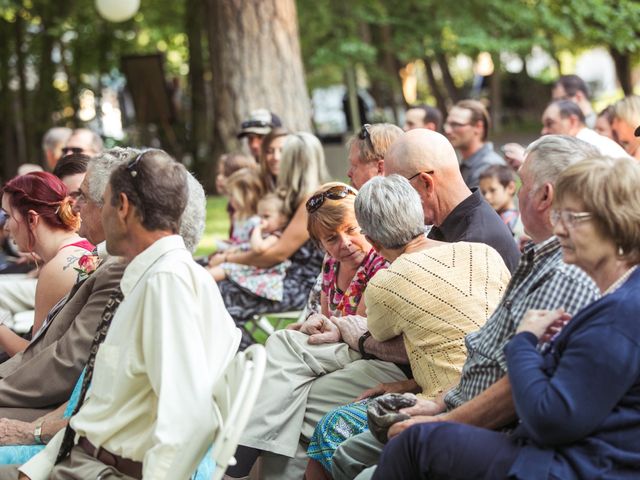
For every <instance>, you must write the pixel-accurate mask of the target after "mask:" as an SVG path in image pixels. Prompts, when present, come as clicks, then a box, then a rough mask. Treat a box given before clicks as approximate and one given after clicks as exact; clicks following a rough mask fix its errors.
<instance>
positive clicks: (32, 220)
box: [27, 210, 39, 228]
mask: <svg viewBox="0 0 640 480" xmlns="http://www.w3.org/2000/svg"><path fill="white" fill-rule="evenodd" d="M38 217H39V215H38V214H37V213H36V212H35V211H34V210H29V211H27V223H28V224H29V227H31V228H36V227H37V226H38Z"/></svg>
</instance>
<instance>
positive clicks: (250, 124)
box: [238, 108, 282, 162]
mask: <svg viewBox="0 0 640 480" xmlns="http://www.w3.org/2000/svg"><path fill="white" fill-rule="evenodd" d="M281 126H282V122H281V121H280V118H279V117H278V116H277V115H276V114H275V113H271V112H270V111H269V110H266V109H264V108H261V109H259V110H254V111H253V112H251V115H249V118H248V119H247V120H245V121H244V122H242V124H241V125H240V131H239V132H238V138H240V139H242V138H245V137H246V139H247V145H248V146H249V150H250V151H251V155H253V158H255V159H256V162H258V161H259V160H260V146H261V145H262V139H263V138H264V137H265V135H267V134H268V133H269V132H270V131H271V129H273V128H276V127H281Z"/></svg>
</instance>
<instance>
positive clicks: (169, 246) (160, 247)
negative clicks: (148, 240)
mask: <svg viewBox="0 0 640 480" xmlns="http://www.w3.org/2000/svg"><path fill="white" fill-rule="evenodd" d="M172 250H185V246H184V241H183V240H182V237H181V236H180V235H169V236H166V237H162V238H161V239H160V240H156V241H155V242H153V243H152V244H151V245H150V246H149V247H147V249H146V250H144V251H143V252H141V253H139V254H138V255H137V256H136V257H135V258H134V259H133V260H131V262H130V263H129V265H127V268H126V269H125V271H124V275H123V276H122V279H121V280H120V288H121V290H122V293H123V294H124V296H125V297H126V296H127V295H128V294H129V293H130V292H131V290H133V288H134V287H135V286H136V284H137V283H138V280H140V278H141V277H142V276H143V275H144V274H145V273H146V271H147V270H149V268H151V266H152V265H153V264H154V263H155V262H156V261H157V260H158V259H159V258H160V257H162V256H163V255H165V254H166V253H168V252H170V251H172Z"/></svg>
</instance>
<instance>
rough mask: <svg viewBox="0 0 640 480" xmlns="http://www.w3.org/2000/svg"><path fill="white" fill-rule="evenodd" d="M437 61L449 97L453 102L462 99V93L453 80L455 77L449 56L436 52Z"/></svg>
mask: <svg viewBox="0 0 640 480" xmlns="http://www.w3.org/2000/svg"><path fill="white" fill-rule="evenodd" d="M436 61H437V62H438V65H439V66H440V71H441V72H442V83H443V84H444V88H445V89H446V91H447V95H449V98H450V99H451V101H452V102H453V103H456V102H457V101H458V100H460V99H461V94H460V89H459V88H458V87H456V83H455V82H454V81H453V77H452V76H451V70H449V62H448V60H447V56H446V55H445V54H444V53H442V52H438V53H436Z"/></svg>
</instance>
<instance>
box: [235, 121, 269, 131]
mask: <svg viewBox="0 0 640 480" xmlns="http://www.w3.org/2000/svg"><path fill="white" fill-rule="evenodd" d="M256 127H259V128H266V127H269V128H272V127H273V125H272V124H271V122H265V121H263V120H247V121H246V122H242V123H241V124H240V129H241V130H244V129H245V128H256Z"/></svg>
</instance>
